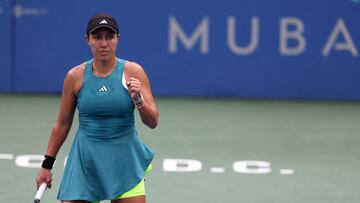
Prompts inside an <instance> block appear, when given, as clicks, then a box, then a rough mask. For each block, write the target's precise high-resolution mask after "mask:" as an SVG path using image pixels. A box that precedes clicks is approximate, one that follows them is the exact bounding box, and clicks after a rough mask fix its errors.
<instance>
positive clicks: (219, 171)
mask: <svg viewBox="0 0 360 203" xmlns="http://www.w3.org/2000/svg"><path fill="white" fill-rule="evenodd" d="M210 172H211V173H224V172H225V168H220V167H212V168H211V169H210Z"/></svg>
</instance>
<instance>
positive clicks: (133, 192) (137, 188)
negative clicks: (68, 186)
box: [92, 164, 152, 203]
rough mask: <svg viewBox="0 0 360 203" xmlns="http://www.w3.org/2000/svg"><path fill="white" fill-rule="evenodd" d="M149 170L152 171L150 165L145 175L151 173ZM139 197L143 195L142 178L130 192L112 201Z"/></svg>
mask: <svg viewBox="0 0 360 203" xmlns="http://www.w3.org/2000/svg"><path fill="white" fill-rule="evenodd" d="M151 169H152V165H151V164H150V165H149V167H148V168H147V169H146V171H145V175H146V174H148V173H149V172H150V171H151ZM141 195H145V179H144V178H143V179H142V180H141V181H140V183H138V184H137V185H136V186H135V187H133V188H132V189H131V190H129V191H127V192H125V193H123V194H120V195H118V196H116V197H115V198H113V199H112V200H117V199H123V198H127V197H136V196H141ZM92 203H99V201H96V202H92Z"/></svg>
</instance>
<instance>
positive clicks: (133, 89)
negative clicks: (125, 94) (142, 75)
mask: <svg viewBox="0 0 360 203" xmlns="http://www.w3.org/2000/svg"><path fill="white" fill-rule="evenodd" d="M126 85H127V87H128V91H129V94H130V97H131V99H132V100H133V101H137V100H138V99H139V97H140V90H141V82H140V80H138V79H136V78H133V77H130V79H129V81H128V82H127V83H126Z"/></svg>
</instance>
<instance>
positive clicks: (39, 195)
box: [34, 183, 47, 203]
mask: <svg viewBox="0 0 360 203" xmlns="http://www.w3.org/2000/svg"><path fill="white" fill-rule="evenodd" d="M46 188H47V185H46V183H43V184H41V185H40V187H39V189H38V191H37V192H36V195H35V200H34V202H35V203H37V202H40V200H41V198H42V196H43V194H44V192H45V190H46Z"/></svg>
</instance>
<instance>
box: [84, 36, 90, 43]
mask: <svg viewBox="0 0 360 203" xmlns="http://www.w3.org/2000/svg"><path fill="white" fill-rule="evenodd" d="M85 40H86V42H87V43H89V35H85Z"/></svg>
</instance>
